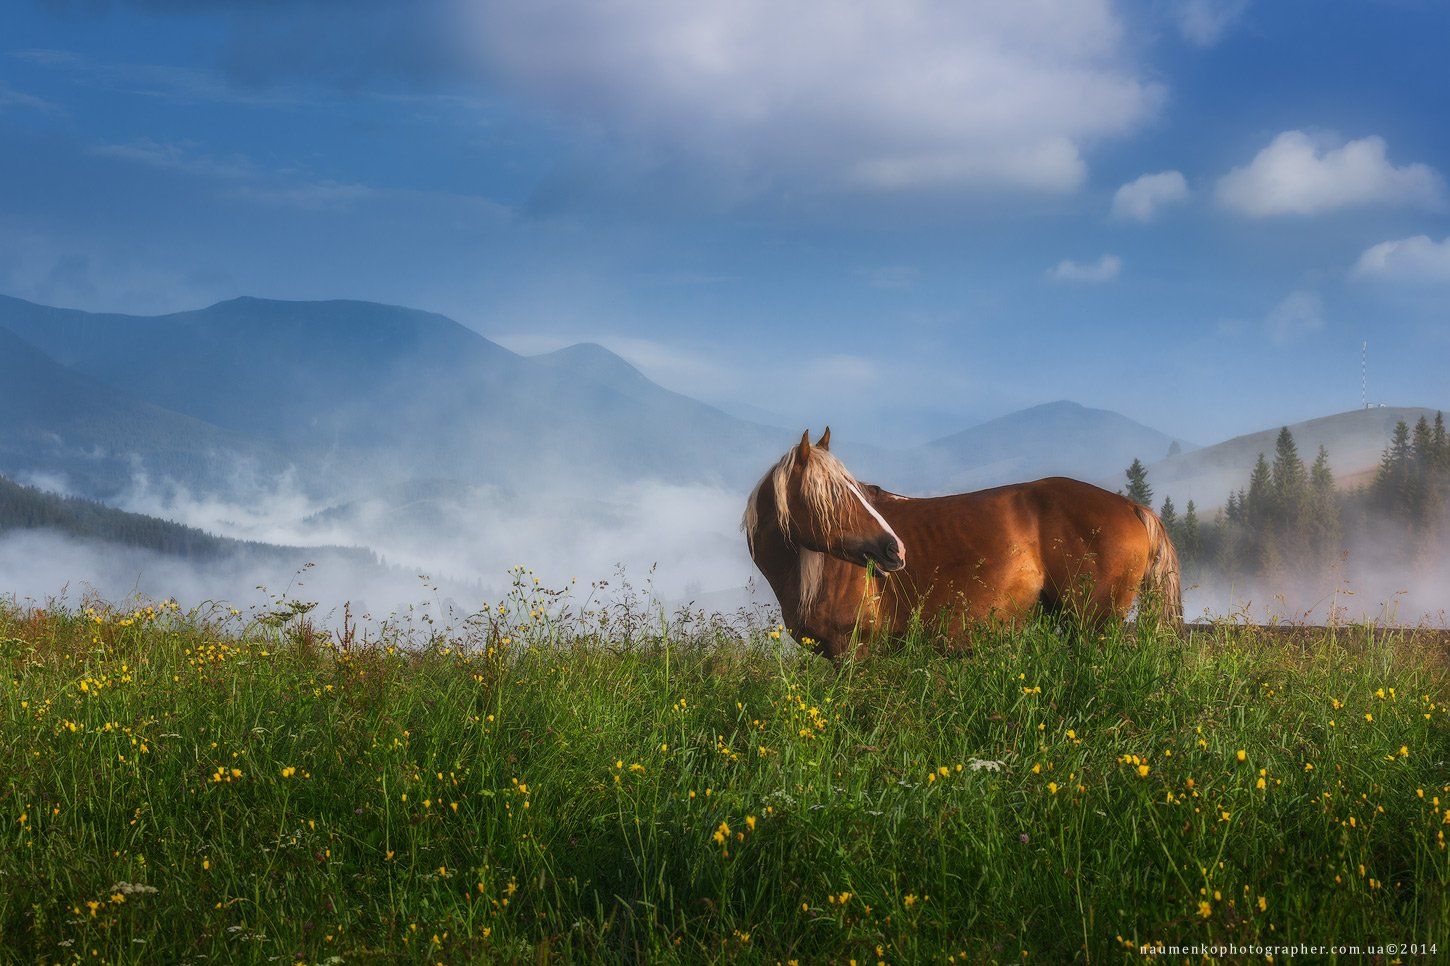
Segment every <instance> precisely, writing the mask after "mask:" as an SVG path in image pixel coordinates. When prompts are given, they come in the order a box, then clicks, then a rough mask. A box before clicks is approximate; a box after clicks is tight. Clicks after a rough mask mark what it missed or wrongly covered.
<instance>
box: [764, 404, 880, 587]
mask: <svg viewBox="0 0 1450 966" xmlns="http://www.w3.org/2000/svg"><path fill="white" fill-rule="evenodd" d="M830 441H831V431H830V430H829V429H827V430H826V432H825V434H824V435H823V436H822V437H821V440H820V442H818V443H817V444H816V445H815V446H812V445H811V440H810V435H809V434H808V433H806V434H802V435H801V441H800V443H799V444H798V445H796V446H793V447H791V448H790V450H789V451H788V452H787V453H786V454H785V455H784V456H782V457H781V458H780V461H779V462H778V463H776V464H775V466H774V467H772V468H771V471H770V472H769V473H767V474H766V475H765V478H764V479H763V480H761V481H760V485H759V486H757V487H756V489H755V492H754V493H752V494H751V496H750V504H749V505H748V506H747V508H746V512H745V517H746V532H747V534H748V535H750V536H751V539H752V540H753V539H754V533H755V529H756V527H758V526H761V525H763V524H767V523H773V524H774V525H775V526H777V527H778V528H779V530H780V532H781V534H782V535H783V536H784V537H785V539H786V540H787V541H788V542H790V543H793V544H795V545H797V546H800V547H803V548H805V549H807V550H814V551H816V552H817V553H824V554H829V555H831V556H832V557H837V558H839V559H841V560H845V561H847V562H848V563H853V564H856V565H858V566H862V567H864V566H866V565H867V564H868V563H871V564H875V565H876V567H878V568H879V569H881V570H883V571H887V572H890V571H895V570H900V569H901V568H902V567H904V566H906V546H905V545H904V544H903V543H902V542H901V538H900V537H898V536H897V535H896V532H895V531H894V530H892V529H891V526H890V524H888V523H887V522H886V520H885V519H884V518H883V517H882V516H881V513H880V512H879V511H878V510H877V509H876V507H874V506H873V505H872V504H871V502H870V500H868V499H867V497H866V495H865V493H863V492H862V487H861V484H860V483H858V482H857V481H856V478H855V477H854V476H852V475H851V473H850V471H849V470H847V469H846V467H845V466H844V465H842V463H841V461H840V460H838V459H836V457H835V456H833V455H831V452H830ZM765 514H770V515H773V517H774V519H773V521H770V520H764V519H761V518H762V516H763V515H765Z"/></svg>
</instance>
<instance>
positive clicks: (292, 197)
mask: <svg viewBox="0 0 1450 966" xmlns="http://www.w3.org/2000/svg"><path fill="white" fill-rule="evenodd" d="M90 153H91V154H93V155H95V156H97V157H103V158H114V159H116V160H119V161H125V162H127V163H130V164H140V165H145V166H147V167H152V168H160V169H162V170H166V171H176V172H180V173H182V174H186V175H190V176H193V177H197V178H204V179H207V180H211V181H215V182H218V183H220V184H221V185H223V187H222V188H221V190H220V191H219V192H218V195H219V197H221V198H224V199H228V200H232V201H243V202H247V203H249V204H264V205H273V206H276V207H281V208H296V209H300V210H303V211H341V210H345V209H348V208H351V207H352V206H353V205H354V204H356V203H357V202H362V201H387V200H392V201H401V202H404V203H405V204H409V205H411V206H413V207H415V208H420V209H423V208H428V209H430V210H431V207H436V206H437V205H438V204H440V203H441V204H443V205H445V206H447V208H448V210H450V211H452V212H454V213H457V212H467V213H468V214H469V215H470V216H481V217H485V218H489V219H498V218H502V217H507V216H508V215H509V214H510V211H509V209H508V208H507V207H505V206H503V205H500V204H498V203H497V202H494V201H491V200H489V199H487V198H484V197H481V196H478V195H464V194H456V193H452V192H440V191H419V190H416V189H411V188H380V187H375V186H373V185H369V184H361V183H358V182H347V181H335V180H333V179H331V178H319V177H316V176H314V175H312V174H311V173H309V172H307V171H305V170H302V169H299V168H295V167H283V168H275V169H269V168H265V167H263V166H261V165H259V164H257V163H256V162H254V161H253V160H252V159H250V158H247V157H243V156H240V155H232V156H229V157H217V156H215V155H210V154H206V153H204V152H202V151H200V150H198V146H197V145H196V144H195V143H194V142H191V141H175V142H160V141H153V140H151V139H150V138H140V139H138V140H135V141H129V142H125V143H120V144H98V145H94V146H92V147H91V148H90Z"/></svg>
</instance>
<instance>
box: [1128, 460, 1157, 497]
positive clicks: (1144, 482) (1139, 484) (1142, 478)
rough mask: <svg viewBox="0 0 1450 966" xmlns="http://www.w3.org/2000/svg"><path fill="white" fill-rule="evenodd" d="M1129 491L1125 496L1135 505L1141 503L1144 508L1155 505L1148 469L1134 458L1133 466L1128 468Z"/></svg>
mask: <svg viewBox="0 0 1450 966" xmlns="http://www.w3.org/2000/svg"><path fill="white" fill-rule="evenodd" d="M1126 476H1127V477H1128V490H1127V492H1126V493H1124V494H1123V495H1124V496H1126V497H1127V498H1128V499H1130V500H1132V501H1133V502H1134V503H1141V504H1142V505H1143V506H1152V505H1153V488H1152V487H1151V486H1149V485H1148V468H1147V467H1145V466H1144V465H1143V461H1142V460H1140V459H1137V458H1134V460H1133V465H1132V466H1129V467H1128V470H1127V473H1126Z"/></svg>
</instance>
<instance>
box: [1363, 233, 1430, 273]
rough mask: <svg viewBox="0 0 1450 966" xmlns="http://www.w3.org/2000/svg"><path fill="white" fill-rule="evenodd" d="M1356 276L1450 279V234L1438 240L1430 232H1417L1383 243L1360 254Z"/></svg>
mask: <svg viewBox="0 0 1450 966" xmlns="http://www.w3.org/2000/svg"><path fill="white" fill-rule="evenodd" d="M1354 275H1355V276H1357V277H1359V278H1381V279H1392V280H1397V281H1407V282H1450V237H1447V238H1445V239H1443V240H1442V241H1438V242H1436V241H1433V240H1431V238H1430V236H1428V235H1415V236H1413V237H1411V238H1401V239H1398V240H1396V241H1383V242H1380V243H1379V244H1378V245H1374V246H1372V247H1370V248H1367V249H1365V250H1364V253H1363V254H1362V255H1360V256H1359V261H1357V262H1356V263H1355V265H1354Z"/></svg>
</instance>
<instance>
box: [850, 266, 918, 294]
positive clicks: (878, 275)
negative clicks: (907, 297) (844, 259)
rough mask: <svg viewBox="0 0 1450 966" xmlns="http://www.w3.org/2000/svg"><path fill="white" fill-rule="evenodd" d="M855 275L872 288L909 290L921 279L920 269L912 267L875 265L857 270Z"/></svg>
mask: <svg viewBox="0 0 1450 966" xmlns="http://www.w3.org/2000/svg"><path fill="white" fill-rule="evenodd" d="M856 274H857V275H858V276H860V277H861V278H863V279H865V280H866V284H868V285H870V286H872V287H873V288H884V289H909V288H912V287H913V286H915V285H916V283H917V281H919V280H920V279H921V269H919V268H916V267H915V266H913V265H877V266H875V267H874V268H863V269H858V270H857V272H856Z"/></svg>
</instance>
